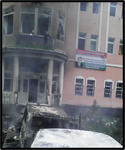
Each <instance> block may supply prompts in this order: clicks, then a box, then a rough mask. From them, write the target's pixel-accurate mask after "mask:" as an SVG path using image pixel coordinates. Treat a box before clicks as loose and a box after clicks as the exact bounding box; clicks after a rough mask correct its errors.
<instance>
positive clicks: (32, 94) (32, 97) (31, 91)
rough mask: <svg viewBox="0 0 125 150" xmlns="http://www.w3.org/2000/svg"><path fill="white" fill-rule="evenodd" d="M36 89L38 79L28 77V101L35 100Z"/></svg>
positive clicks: (33, 101)
mask: <svg viewBox="0 0 125 150" xmlns="http://www.w3.org/2000/svg"><path fill="white" fill-rule="evenodd" d="M37 89H38V80H37V79H30V82H29V102H32V103H35V102H37Z"/></svg>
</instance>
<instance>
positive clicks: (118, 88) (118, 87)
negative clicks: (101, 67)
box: [116, 82, 123, 98]
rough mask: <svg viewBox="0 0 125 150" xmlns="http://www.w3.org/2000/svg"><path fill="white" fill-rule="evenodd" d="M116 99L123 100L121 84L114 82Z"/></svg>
mask: <svg viewBox="0 0 125 150" xmlns="http://www.w3.org/2000/svg"><path fill="white" fill-rule="evenodd" d="M116 98H123V83H121V82H116Z"/></svg>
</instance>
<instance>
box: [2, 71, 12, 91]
mask: <svg viewBox="0 0 125 150" xmlns="http://www.w3.org/2000/svg"><path fill="white" fill-rule="evenodd" d="M6 75H9V77H6ZM5 80H10V87H9V90H5ZM4 91H5V92H12V91H13V75H12V74H10V73H5V76H4Z"/></svg>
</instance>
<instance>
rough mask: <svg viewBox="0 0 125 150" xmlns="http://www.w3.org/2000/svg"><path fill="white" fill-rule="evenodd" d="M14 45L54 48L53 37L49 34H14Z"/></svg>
mask: <svg viewBox="0 0 125 150" xmlns="http://www.w3.org/2000/svg"><path fill="white" fill-rule="evenodd" d="M15 46H16V47H21V48H37V49H45V50H53V49H54V39H53V38H52V37H51V36H49V35H43V36H35V35H16V37H15Z"/></svg>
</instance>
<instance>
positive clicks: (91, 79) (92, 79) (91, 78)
mask: <svg viewBox="0 0 125 150" xmlns="http://www.w3.org/2000/svg"><path fill="white" fill-rule="evenodd" d="M88 80H90V81H94V82H95V85H94V86H93V89H92V90H93V94H92V95H88ZM86 87H87V91H86V95H87V96H94V95H95V88H96V79H95V78H93V77H88V78H87V79H86Z"/></svg>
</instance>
